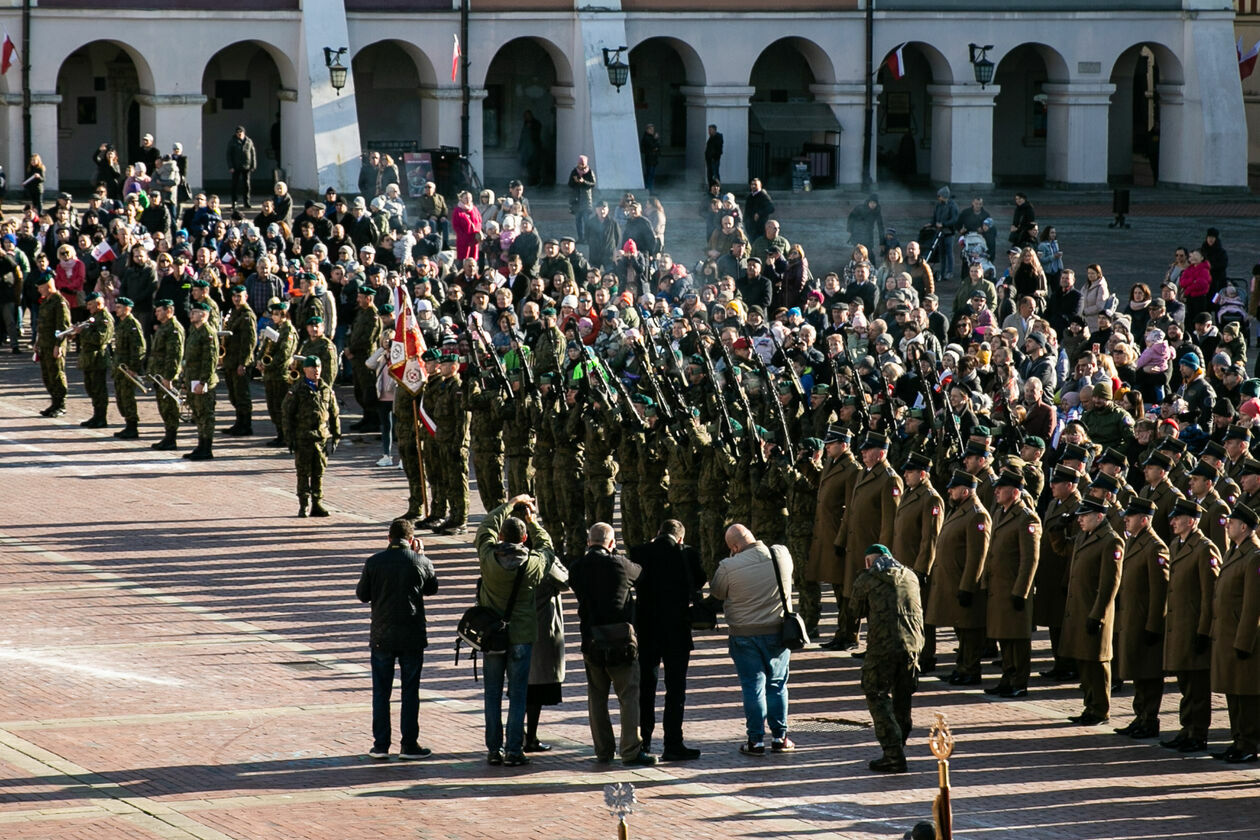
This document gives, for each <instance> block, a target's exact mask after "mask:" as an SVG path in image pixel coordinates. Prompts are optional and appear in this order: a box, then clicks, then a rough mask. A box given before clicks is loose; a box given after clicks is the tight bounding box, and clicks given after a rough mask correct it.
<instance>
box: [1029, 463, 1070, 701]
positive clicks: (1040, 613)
mask: <svg viewBox="0 0 1260 840" xmlns="http://www.w3.org/2000/svg"><path fill="white" fill-rule="evenodd" d="M1077 478H1078V476H1077V474H1076V470H1074V469H1072V468H1071V467H1062V466H1060V467H1055V468H1054V472H1053V473H1051V475H1050V500H1049V501H1048V502H1047V503H1046V506H1045V508H1044V509H1043V510H1042V512H1041V521H1042V529H1041V555H1040V557H1039V558H1038V562H1037V574H1036V575H1035V576H1034V578H1033V580H1034V582H1035V584H1036V597H1035V598H1033V623H1034V624H1036V625H1037V626H1038V627H1046V628H1048V629H1049V631H1050V651H1051V653H1052V654H1053V656H1054V664H1053V665H1051V667H1050V669H1049V670H1048V671H1042V672H1041V676H1043V677H1048V678H1050V679H1053V680H1059V681H1065V680H1074V679H1076V662H1075V661H1073V660H1071V659H1069V658H1067V657H1065V656H1063V654H1062V653H1061V652H1060V650H1059V641H1060V635H1061V633H1062V631H1063V610H1064V608H1065V606H1066V603H1067V578H1068V563H1069V561H1070V560H1071V558H1072V548H1073V546H1074V545H1075V543H1076V535H1077V532H1078V529H1077V527H1076V508H1077V506H1078V505H1080V503H1081V496H1080V493H1078V492H1077V483H1076V480H1077Z"/></svg>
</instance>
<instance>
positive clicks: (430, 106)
mask: <svg viewBox="0 0 1260 840" xmlns="http://www.w3.org/2000/svg"><path fill="white" fill-rule="evenodd" d="M463 111H464V94H463V91H462V90H460V88H459V87H452V86H438V87H426V88H421V89H420V145H421V146H422V147H423V148H426V149H430V148H433V147H434V146H458V145H459V139H460V117H461V115H462V114H463Z"/></svg>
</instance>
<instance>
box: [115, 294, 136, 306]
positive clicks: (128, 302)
mask: <svg viewBox="0 0 1260 840" xmlns="http://www.w3.org/2000/svg"><path fill="white" fill-rule="evenodd" d="M114 303H117V304H121V305H123V306H135V305H136V302H135V301H133V300H132V299H131V298H129V297H126V296H124V295H119V296H118V297H116V298H114Z"/></svg>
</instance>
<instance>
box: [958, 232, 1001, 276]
mask: <svg viewBox="0 0 1260 840" xmlns="http://www.w3.org/2000/svg"><path fill="white" fill-rule="evenodd" d="M991 257H992V255H991V254H990V253H989V243H987V242H986V241H985V239H984V236H983V235H982V234H979V233H976V232H975V231H972V232H970V233H966V234H964V235H963V238H962V258H963V264H964V265H971V264H972V263H980V266H981V267H982V268H983V269H984V276H985V277H988V278H989V279H993V275H994V270H993V262H992V259H991Z"/></svg>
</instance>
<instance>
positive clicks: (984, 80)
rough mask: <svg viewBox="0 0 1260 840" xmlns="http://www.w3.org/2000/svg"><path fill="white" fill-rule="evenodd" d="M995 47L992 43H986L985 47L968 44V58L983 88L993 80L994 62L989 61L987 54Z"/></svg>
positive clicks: (977, 80)
mask: <svg viewBox="0 0 1260 840" xmlns="http://www.w3.org/2000/svg"><path fill="white" fill-rule="evenodd" d="M991 49H993V45H992V44H985V45H984V46H983V47H979V46H976V45H975V44H968V45H967V54H968V60H969V61H970V62H971V70H972V72H973V73H975V75H976V82H977V83H978V84H979V85H980V87H981V89H983V88H984V86H985V85H987V84H989V83H990V82H992V81H993V62H992V61H989V59H988V57H987V56H986V55H985V54H986V53H987V52H988V51H989V50H991Z"/></svg>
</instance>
